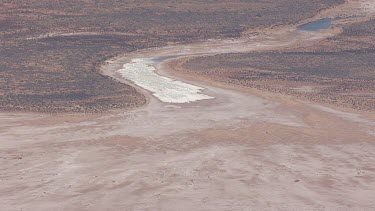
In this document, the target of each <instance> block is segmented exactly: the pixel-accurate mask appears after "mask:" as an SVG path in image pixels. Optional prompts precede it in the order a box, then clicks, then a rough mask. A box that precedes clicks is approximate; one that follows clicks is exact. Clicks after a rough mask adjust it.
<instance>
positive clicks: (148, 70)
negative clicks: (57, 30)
mask: <svg viewBox="0 0 375 211" xmlns="http://www.w3.org/2000/svg"><path fill="white" fill-rule="evenodd" d="M374 14H375V4H374V3H373V2H372V1H364V0H360V1H348V2H347V3H346V4H344V5H342V6H339V7H336V8H332V9H329V10H326V11H323V12H321V13H320V14H319V15H317V16H316V17H314V18H312V19H311V20H306V22H305V23H301V24H300V25H303V24H306V23H308V22H313V21H319V20H323V21H320V22H318V23H314V24H315V25H313V26H312V27H311V26H310V27H309V26H308V25H307V26H306V25H304V27H307V28H308V29H311V28H313V29H314V30H299V29H298V28H297V26H288V27H280V28H277V29H271V30H268V31H265V32H263V33H261V34H260V35H257V36H255V35H254V36H250V35H249V36H245V35H244V36H243V37H242V38H240V39H236V40H210V41H205V42H201V43H196V44H188V45H176V46H168V47H164V48H155V49H145V50H141V51H137V52H134V53H131V54H126V55H122V56H119V57H116V58H113V59H111V60H109V61H108V62H107V64H105V65H103V67H102V73H103V74H106V75H109V76H111V77H114V78H115V79H116V80H119V81H121V82H124V83H130V84H132V85H134V86H135V87H137V89H138V90H139V91H141V92H142V93H144V95H145V96H147V99H148V103H147V104H146V105H145V106H143V107H140V108H137V109H134V110H129V111H124V110H116V111H110V112H107V113H103V114H86V115H83V114H82V115H80V114H58V115H53V116H51V115H46V114H36V113H1V114H0V141H1V144H0V151H1V152H2V153H1V157H0V164H1V165H0V166H1V167H0V172H1V174H0V190H1V191H0V192H1V194H0V204H2V206H4V207H2V208H3V209H4V210H20V209H21V210H22V209H30V208H33V209H36V210H51V209H57V208H59V209H61V210H82V208H84V209H87V210H104V209H111V210H119V209H122V210H123V209H126V210H217V209H219V210H227V209H228V208H229V207H230V210H246V209H247V208H249V207H252V208H254V209H262V210H265V209H270V210H275V209H292V208H294V209H299V208H301V206H303V207H305V208H306V209H310V210H315V209H330V210H332V209H353V208H358V209H366V210H367V209H368V210H371V209H375V205H374V203H373V199H372V196H373V195H374V194H375V170H374V168H373V166H372V165H373V163H374V162H375V156H374V155H373V152H374V151H375V145H374V141H375V131H374V128H375V121H374V115H373V114H368V113H367V114H366V113H359V112H353V111H339V110H336V109H334V108H330V107H326V106H323V105H317V104H311V103H307V102H302V101H296V100H293V99H291V98H288V97H285V96H280V95H277V94H271V93H264V92H260V91H254V90H253V91H251V90H243V89H241V88H235V87H228V86H226V85H220V84H214V83H210V82H207V81H204V80H194V79H193V78H191V77H188V76H184V75H179V74H176V73H174V72H173V67H172V66H170V65H171V62H173V61H174V60H176V59H180V58H184V57H191V56H205V55H215V54H220V53H238V52H248V51H266V50H272V49H279V48H289V47H293V46H301V45H312V44H314V43H315V42H317V41H319V40H323V39H326V38H329V37H331V36H334V35H336V34H337V33H340V28H339V27H338V26H336V25H335V20H334V19H335V18H344V17H353V16H358V18H351V20H350V21H361V20H362V19H366V18H369V17H371V16H373V15H374ZM327 20H333V21H332V24H333V25H332V26H331V27H327V24H328V26H330V25H329V24H330V23H328V22H327ZM319 23H323V26H322V27H321V28H319V26H318V27H317V25H316V24H318V25H319ZM317 29H319V30H317ZM327 187H329V188H327ZM286 193H289V194H286Z"/></svg>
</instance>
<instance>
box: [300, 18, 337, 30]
mask: <svg viewBox="0 0 375 211" xmlns="http://www.w3.org/2000/svg"><path fill="white" fill-rule="evenodd" d="M332 20H333V19H332V18H323V19H320V20H317V21H314V22H311V23H307V24H303V25H301V26H299V27H298V29H299V30H303V31H319V30H321V29H329V28H330V27H331V26H332Z"/></svg>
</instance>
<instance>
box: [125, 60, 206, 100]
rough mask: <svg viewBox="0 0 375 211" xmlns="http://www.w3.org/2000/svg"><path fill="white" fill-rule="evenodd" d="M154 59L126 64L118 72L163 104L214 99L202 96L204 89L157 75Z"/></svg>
mask: <svg viewBox="0 0 375 211" xmlns="http://www.w3.org/2000/svg"><path fill="white" fill-rule="evenodd" d="M153 64H155V62H154V61H153V60H152V59H147V58H139V59H133V60H132V61H131V62H130V63H126V64H124V66H123V69H120V70H118V72H119V73H120V74H121V76H122V77H124V78H125V79H127V80H130V81H132V82H133V83H135V84H136V85H138V86H140V87H142V88H144V89H146V90H148V91H150V92H152V94H153V95H154V96H155V97H157V98H158V99H159V100H161V101H162V102H166V103H188V102H193V101H197V100H205V99H212V98H213V97H211V96H208V95H205V94H202V93H201V92H202V91H203V88H202V87H199V86H195V85H192V84H188V83H184V82H181V81H178V80H173V79H171V78H168V77H165V76H160V75H158V74H156V73H155V68H154V67H153Z"/></svg>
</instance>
